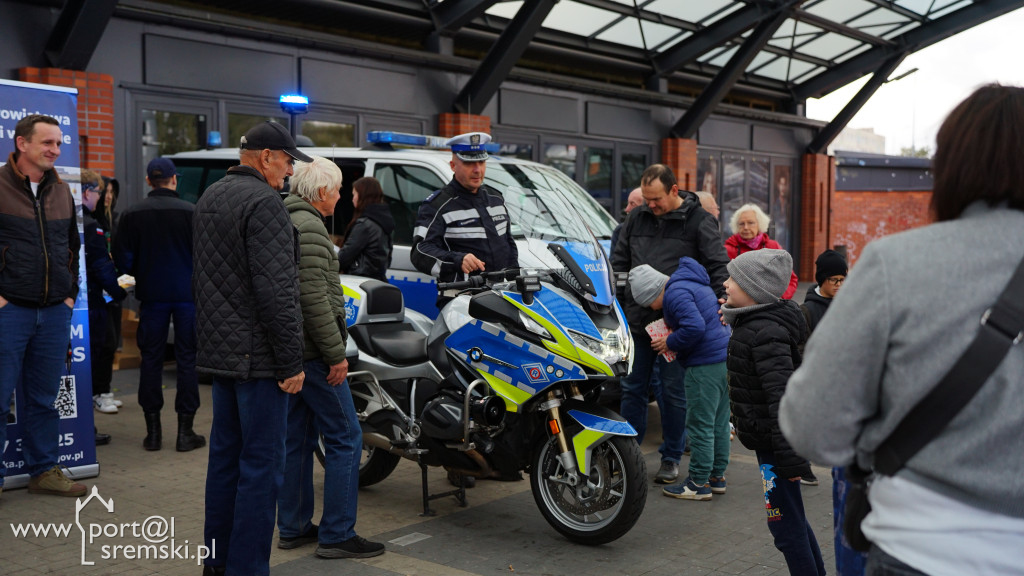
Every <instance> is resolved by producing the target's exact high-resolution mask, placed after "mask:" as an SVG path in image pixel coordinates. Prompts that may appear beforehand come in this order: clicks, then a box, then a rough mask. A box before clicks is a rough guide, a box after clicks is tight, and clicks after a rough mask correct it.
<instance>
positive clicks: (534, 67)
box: [48, 0, 1024, 149]
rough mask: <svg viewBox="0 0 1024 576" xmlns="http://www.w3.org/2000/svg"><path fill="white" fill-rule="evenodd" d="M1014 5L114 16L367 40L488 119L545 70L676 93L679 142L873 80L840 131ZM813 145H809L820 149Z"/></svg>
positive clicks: (664, 3)
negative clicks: (945, 45) (426, 73)
mask: <svg viewBox="0 0 1024 576" xmlns="http://www.w3.org/2000/svg"><path fill="white" fill-rule="evenodd" d="M92 4H95V5H106V4H109V2H102V1H98V0H67V1H66V2H63V3H62V13H61V18H60V20H61V22H64V21H71V22H75V21H77V20H76V19H77V18H78V16H79V15H82V14H84V13H86V12H88V13H91V14H94V15H95V17H94V18H92V24H93V25H95V24H99V22H96V20H97V19H103V20H104V22H103V23H105V19H106V15H105V12H106V10H97V11H95V12H93V11H88V10H83V7H88V6H90V5H92ZM1021 7H1024V0H219V1H218V2H216V3H203V2H199V1H196V0H120V1H119V2H117V8H116V9H115V11H114V14H115V15H117V16H121V17H128V18H136V19H144V20H148V21H153V22H167V23H172V22H173V23H174V24H177V25H186V26H188V25H192V26H196V27H198V28H207V29H216V30H218V31H222V32H226V33H232V31H234V32H235V33H238V34H242V35H254V34H262V33H264V31H271V32H272V33H271V34H270V36H263V37H265V38H266V37H273V38H275V39H276V40H283V39H286V38H287V37H288V35H287V34H286V33H282V32H283V31H285V30H287V29H288V28H292V29H295V28H298V29H304V30H306V31H308V33H307V34H302V33H299V34H296V35H295V37H294V39H293V40H292V41H293V42H295V43H296V44H300V45H318V46H329V45H330V44H331V42H336V43H337V44H336V46H337V47H339V48H340V47H344V46H345V45H346V43H349V45H358V48H357V50H358V51H360V52H363V53H367V52H369V51H370V50H368V49H367V45H368V43H369V44H372V45H376V46H378V47H379V48H378V50H380V51H381V53H382V54H387V55H388V56H389V57H398V58H406V59H407V60H409V61H413V59H410V54H413V55H415V54H417V53H419V54H420V56H419V57H420V58H425V57H430V56H431V54H433V58H435V59H436V60H437V61H438V62H439V63H441V65H443V66H446V67H448V68H449V69H456V68H458V67H459V66H460V65H461V66H465V64H466V63H469V64H470V65H471V67H470V68H469V69H470V70H471V71H472V74H471V77H470V78H469V80H468V81H467V82H466V84H465V85H464V86H462V87H461V89H460V93H459V95H458V96H456V97H454V98H453V101H452V105H451V106H452V110H453V111H460V112H465V111H470V112H472V111H478V110H482V109H483V108H484V107H485V106H486V105H487V103H488V101H490V100H491V99H492V98H493V96H494V94H495V93H496V92H497V88H498V87H499V86H500V85H501V83H502V82H503V81H505V80H506V79H508V78H510V77H519V78H522V77H530V76H531V75H532V77H535V78H536V77H540V76H542V75H545V74H546V75H547V76H548V77H553V76H557V77H558V78H560V79H561V80H562V81H563V82H565V83H567V84H569V85H572V83H574V82H575V83H577V84H578V85H579V86H581V87H583V86H587V87H589V88H591V89H593V88H594V87H595V86H601V87H603V88H602V90H604V91H605V92H606V93H614V92H615V91H616V90H618V91H620V92H621V93H622V94H623V95H629V97H636V95H637V93H638V92H640V93H641V94H649V95H651V96H650V97H651V98H652V99H661V100H662V101H664V99H665V98H666V97H667V98H672V97H675V98H676V101H680V102H684V103H687V104H688V103H690V102H692V105H687V106H685V107H686V108H687V112H686V114H685V116H684V117H683V118H682V119H681V120H680V122H679V123H678V124H677V125H676V126H675V127H674V128H673V130H672V132H673V134H674V135H676V136H680V135H682V136H692V134H693V133H694V132H695V130H696V129H697V128H699V126H700V124H701V122H702V121H703V120H704V119H706V118H707V116H708V115H709V114H710V113H711V111H712V110H714V109H715V107H716V106H718V105H719V104H720V103H725V104H731V105H733V108H734V109H735V107H736V106H741V107H743V108H746V109H748V110H752V111H761V112H767V113H782V114H784V115H791V117H793V116H796V117H801V116H803V109H804V103H805V101H806V100H807V99H808V98H817V97H821V96H824V95H826V94H828V93H830V92H832V91H834V90H836V89H838V88H840V87H842V86H845V85H846V84H849V83H850V82H852V81H854V80H857V79H858V78H861V77H863V76H865V75H874V76H875V78H873V79H872V80H871V81H870V82H869V86H873V88H869V87H865V88H866V90H862V92H861V94H859V95H858V97H857V98H855V99H854V101H853V102H851V106H848V107H847V109H846V110H844V111H843V113H842V114H840V115H839V116H838V117H837V118H836V121H835V122H833V125H831V126H829V127H828V128H827V129H825V130H823V131H822V132H823V133H828V134H832V135H833V136H834V135H835V134H837V133H838V132H839V131H840V130H841V129H842V128H843V127H844V126H845V122H846V121H848V120H849V118H851V117H852V116H853V114H855V113H856V111H857V109H858V108H859V107H860V106H862V105H863V104H864V102H866V101H867V99H868V98H870V95H871V93H873V91H874V89H877V87H878V86H880V85H881V84H882V83H884V81H885V80H886V79H887V75H888V74H890V73H891V71H892V70H893V69H894V65H893V63H894V62H895V63H896V65H898V63H899V62H900V61H902V59H903V58H904V57H906V56H907V55H908V54H910V53H912V52H914V51H917V50H920V49H922V48H925V47H927V46H930V45H932V44H935V43H936V42H939V41H941V40H943V39H945V38H948V37H949V36H952V35H954V34H956V33H958V32H961V31H963V30H966V29H968V28H970V27H973V26H976V25H978V24H981V23H983V22H986V21H988V20H991V19H993V18H996V17H998V16H1001V15H1003V14H1006V13H1008V12H1011V11H1013V10H1015V9H1017V8H1021ZM250 23H251V24H250ZM260 26H262V27H263V29H262V30H261V29H260ZM59 27H60V26H58V28H59ZM81 29H82V26H81V24H79V26H78V27H77V30H81ZM74 31H75V28H73V29H72V34H70V35H69V37H68V39H67V40H66V41H65V42H66V44H67V47H64V48H62V47H60V46H59V45H58V44H59V42H58V40H59V38H60V37H61V36H60V35H59V34H58V31H57V30H55V31H54V34H53V35H52V36H51V41H50V45H49V46H48V54H55V55H56V56H55V57H56V58H57V60H55V62H71V61H72V60H71V58H70V50H71V47H72V46H73V45H75V44H77V43H80V42H81V41H82V40H83V38H82V33H81V32H78V33H74ZM324 38H327V39H328V40H326V41H324V40H323V39H324ZM332 38H333V39H336V40H330V39H332ZM54 46H56V48H54ZM94 47H95V46H92V47H91V48H89V47H87V48H89V49H90V50H91V49H94ZM389 50H390V51H391V52H388V51H389ZM62 53H63V55H62ZM76 61H78V62H80V61H81V59H80V58H79V59H78V60H76ZM84 61H85V62H87V61H88V59H87V58H86V59H85V60H84ZM420 62H421V63H422V60H420ZM844 118H845V120H844ZM828 139H829V140H830V139H831V138H828ZM821 140H822V139H821V138H819V139H818V141H816V143H815V147H820V148H821V149H823V146H821ZM825 145H827V142H825Z"/></svg>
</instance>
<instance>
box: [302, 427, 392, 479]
mask: <svg viewBox="0 0 1024 576" xmlns="http://www.w3.org/2000/svg"><path fill="white" fill-rule="evenodd" d="M316 459H317V460H319V461H320V465H321V466H325V465H326V464H325V462H326V456H325V453H324V438H323V436H320V437H319V438H317V441H316ZM401 459H402V457H401V456H398V455H397V454H392V453H390V452H388V451H387V450H381V449H380V448H374V447H373V446H370V445H368V444H363V454H362V457H361V458H360V459H359V487H360V488H364V487H366V486H373V485H374V484H376V483H378V482H380V481H382V480H384V479H385V478H387V477H388V476H390V475H391V473H392V472H394V470H395V467H396V466H398V462H399V461H400V460H401Z"/></svg>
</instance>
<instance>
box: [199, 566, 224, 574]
mask: <svg viewBox="0 0 1024 576" xmlns="http://www.w3.org/2000/svg"><path fill="white" fill-rule="evenodd" d="M203 576H224V567H223V566H203Z"/></svg>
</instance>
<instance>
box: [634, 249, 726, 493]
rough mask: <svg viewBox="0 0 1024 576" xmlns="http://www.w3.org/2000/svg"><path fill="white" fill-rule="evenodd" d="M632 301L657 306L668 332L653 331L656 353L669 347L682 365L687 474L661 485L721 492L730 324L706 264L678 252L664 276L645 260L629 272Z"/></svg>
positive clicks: (688, 490) (672, 490)
mask: <svg viewBox="0 0 1024 576" xmlns="http://www.w3.org/2000/svg"><path fill="white" fill-rule="evenodd" d="M629 281H630V288H631V289H632V291H633V297H634V299H635V300H636V302H637V304H640V305H641V306H644V307H648V308H653V309H655V310H658V309H662V313H663V315H664V319H665V324H666V325H667V327H668V329H669V330H671V332H670V333H669V334H668V335H667V336H660V337H653V338H652V339H651V348H653V349H654V350H655V351H656V352H658V353H659V354H665V353H668V352H674V353H675V354H676V357H675V358H676V361H677V362H679V364H680V365H681V366H682V367H683V368H684V369H685V371H686V372H685V375H684V377H683V385H684V388H685V391H686V401H687V412H686V429H687V434H688V436H689V440H690V451H691V452H690V465H689V475H688V476H687V477H686V478H685V479H684V480H683V481H682V482H678V483H676V484H673V485H671V486H667V487H665V488H664V489H663V490H662V493H663V494H665V495H666V496H671V497H673V498H682V499H684V500H711V497H712V494H725V489H726V485H725V469H726V467H727V466H728V465H729V398H728V381H727V379H726V366H725V359H726V352H727V350H728V345H729V328H728V327H726V326H723V325H722V323H721V322H720V321H719V319H718V298H717V296H715V292H714V290H712V289H711V279H710V278H709V277H708V273H707V270H705V269H704V267H703V266H701V265H700V264H699V263H698V262H697V261H696V260H694V259H693V258H686V257H684V258H680V259H679V268H677V269H676V271H675V272H674V273H673V274H672V277H671V278H669V277H668V276H665V275H664V274H662V273H661V272H658V271H657V270H655V269H654V268H652V267H651V266H648V265H646V264H644V265H641V266H637V267H636V268H633V269H632V270H631V271H630V272H629Z"/></svg>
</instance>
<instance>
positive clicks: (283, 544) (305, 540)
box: [277, 524, 320, 550]
mask: <svg viewBox="0 0 1024 576" xmlns="http://www.w3.org/2000/svg"><path fill="white" fill-rule="evenodd" d="M319 533H320V529H319V528H318V527H317V525H316V524H313V527H312V528H310V529H309V530H306V533H305V534H303V535H301V536H295V537H293V538H285V537H284V536H282V537H281V538H279V539H278V541H277V547H278V548H280V549H281V550H292V549H294V548H298V547H299V546H305V545H306V544H312V543H314V542H316V541H317V536H318V535H319Z"/></svg>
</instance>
